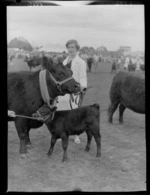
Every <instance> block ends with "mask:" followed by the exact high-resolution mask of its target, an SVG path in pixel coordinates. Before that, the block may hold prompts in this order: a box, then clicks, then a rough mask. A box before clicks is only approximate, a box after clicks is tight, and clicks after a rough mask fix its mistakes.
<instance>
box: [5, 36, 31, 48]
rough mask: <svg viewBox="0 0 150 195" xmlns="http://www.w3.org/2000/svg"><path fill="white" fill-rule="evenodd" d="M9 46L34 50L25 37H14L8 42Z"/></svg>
mask: <svg viewBox="0 0 150 195" xmlns="http://www.w3.org/2000/svg"><path fill="white" fill-rule="evenodd" d="M8 48H18V49H24V50H26V51H32V50H33V48H32V46H31V44H30V43H29V42H28V41H26V40H25V39H22V40H21V39H19V38H14V39H12V40H11V41H10V42H9V43H8Z"/></svg>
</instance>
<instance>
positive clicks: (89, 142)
mask: <svg viewBox="0 0 150 195" xmlns="http://www.w3.org/2000/svg"><path fill="white" fill-rule="evenodd" d="M86 134H87V145H86V148H85V151H87V152H88V151H89V150H90V145H91V141H92V133H91V131H90V130H89V129H87V131H86Z"/></svg>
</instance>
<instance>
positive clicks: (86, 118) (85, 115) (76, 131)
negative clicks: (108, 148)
mask: <svg viewBox="0 0 150 195" xmlns="http://www.w3.org/2000/svg"><path fill="white" fill-rule="evenodd" d="M41 125H42V123H41V122H38V121H33V120H32V121H31V120H30V123H29V127H30V128H38V127H40V126H41ZM46 126H47V127H48V129H49V131H50V133H51V135H52V137H51V145H50V149H49V151H48V156H51V154H52V152H53V149H54V145H55V143H56V141H57V139H59V138H61V139H62V147H63V151H64V154H63V158H62V161H63V162H64V161H66V160H67V158H68V157H67V147H68V138H69V136H70V135H80V134H81V133H83V132H86V134H87V145H86V148H85V150H86V151H89V150H90V144H91V141H92V136H93V137H94V139H95V142H96V145H97V153H96V156H97V157H100V154H101V135H100V108H99V104H93V105H90V106H82V107H80V108H76V109H73V110H65V111H56V112H55V116H54V119H53V120H52V121H51V122H49V123H46Z"/></svg>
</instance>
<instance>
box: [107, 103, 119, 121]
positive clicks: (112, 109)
mask: <svg viewBox="0 0 150 195" xmlns="http://www.w3.org/2000/svg"><path fill="white" fill-rule="evenodd" d="M118 104H119V102H118V101H116V102H113V103H111V104H110V106H109V108H108V122H109V123H112V121H113V114H114V112H115V111H116V109H117V107H118Z"/></svg>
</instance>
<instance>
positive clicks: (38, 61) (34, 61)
mask: <svg viewBox="0 0 150 195" xmlns="http://www.w3.org/2000/svg"><path fill="white" fill-rule="evenodd" d="M24 61H25V62H26V63H27V65H28V67H29V69H30V71H31V69H32V68H35V67H37V66H39V65H42V58H41V57H39V56H33V57H30V58H28V57H25V59H24Z"/></svg>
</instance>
